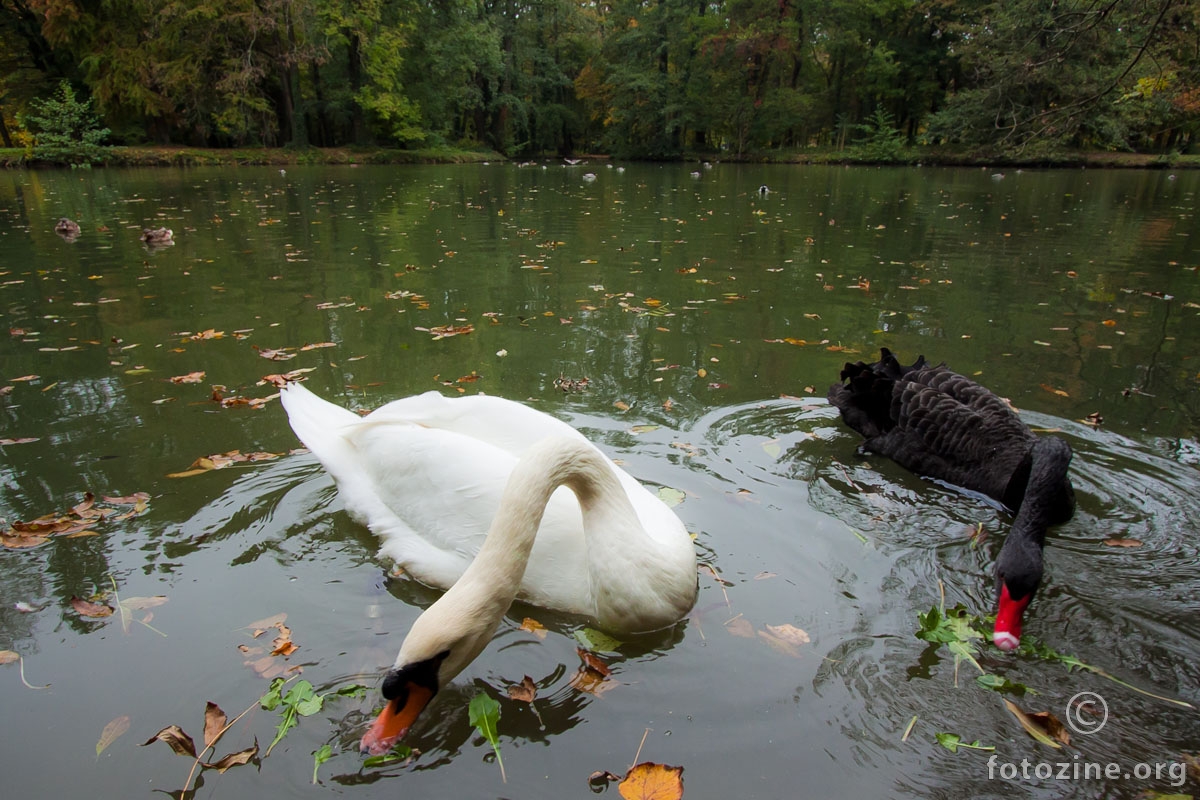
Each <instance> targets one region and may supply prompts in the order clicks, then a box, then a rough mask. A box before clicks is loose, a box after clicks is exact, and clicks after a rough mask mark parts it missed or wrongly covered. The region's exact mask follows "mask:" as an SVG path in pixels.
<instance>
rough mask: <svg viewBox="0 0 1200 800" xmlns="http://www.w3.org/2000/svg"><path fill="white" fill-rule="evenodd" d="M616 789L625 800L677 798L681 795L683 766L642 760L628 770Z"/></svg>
mask: <svg viewBox="0 0 1200 800" xmlns="http://www.w3.org/2000/svg"><path fill="white" fill-rule="evenodd" d="M617 791H619V792H620V793H621V797H623V798H625V800H679V798H682V797H683V767H668V766H666V765H665V764H653V763H650V762H643V763H641V764H638V765H637V766H635V767H634V768H633V769H631V770H629V774H628V775H626V776H625V778H624V780H622V781H621V782H620V783H619V784H617Z"/></svg>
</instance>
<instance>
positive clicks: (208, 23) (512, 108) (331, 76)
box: [0, 0, 1200, 161]
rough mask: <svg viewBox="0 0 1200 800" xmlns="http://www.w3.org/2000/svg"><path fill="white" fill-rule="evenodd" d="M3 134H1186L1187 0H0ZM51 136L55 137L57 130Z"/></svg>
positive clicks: (755, 144) (109, 139) (527, 145)
mask: <svg viewBox="0 0 1200 800" xmlns="http://www.w3.org/2000/svg"><path fill="white" fill-rule="evenodd" d="M0 60H2V64H0V138H2V140H3V141H2V142H0V144H2V145H3V146H4V147H6V148H20V147H26V148H30V152H32V153H33V155H34V157H35V158H36V157H37V155H38V154H37V151H36V149H35V148H36V147H38V146H40V147H41V148H42V153H41V155H42V157H43V158H46V159H48V160H54V158H55V156H56V154H57V156H58V157H59V158H60V159H61V160H68V161H69V160H72V159H75V158H78V159H79V160H81V161H89V160H95V161H99V160H101V153H102V148H103V147H106V146H108V145H183V146H191V147H207V148H234V147H250V146H259V147H262V146H265V147H289V148H297V149H304V148H312V147H321V148H327V147H353V146H364V147H387V148H401V149H413V148H422V147H455V148H466V149H469V148H481V149H486V150H489V151H493V152H497V153H500V154H502V155H504V156H507V157H512V158H520V157H531V156H539V155H563V156H565V155H570V154H579V153H606V154H610V155H613V156H616V157H622V158H645V159H669V158H679V157H681V156H684V155H686V154H696V153H700V154H716V155H717V156H719V157H723V158H729V159H734V158H747V157H755V156H756V155H757V154H762V153H769V152H774V153H780V152H785V153H786V152H792V151H794V152H803V151H804V150H805V149H808V148H823V149H825V150H834V151H837V150H840V149H842V148H846V147H848V146H854V147H857V148H859V149H860V151H861V152H863V153H864V154H866V155H867V156H869V157H871V158H874V159H878V160H881V161H886V160H895V159H897V158H899V157H900V155H901V154H902V153H904V152H909V151H910V150H911V149H912V148H918V149H919V148H943V149H950V150H953V151H956V152H966V153H980V154H991V155H1006V154H1007V155H1017V154H1021V155H1026V156H1029V155H1037V154H1039V153H1050V152H1055V151H1063V150H1081V151H1111V152H1128V153H1151V154H1164V155H1170V154H1181V153H1189V152H1193V151H1194V148H1195V143H1196V133H1197V128H1198V125H1200V3H1197V2H1194V1H1193V0H995V1H994V2H988V1H987V0H205V1H203V2H201V1H199V0H0ZM55 142H57V144H58V145H59V149H58V150H55Z"/></svg>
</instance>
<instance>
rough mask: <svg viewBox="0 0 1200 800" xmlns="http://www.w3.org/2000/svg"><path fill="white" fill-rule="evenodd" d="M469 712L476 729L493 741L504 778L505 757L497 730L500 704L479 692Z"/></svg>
mask: <svg viewBox="0 0 1200 800" xmlns="http://www.w3.org/2000/svg"><path fill="white" fill-rule="evenodd" d="M467 714H468V719H469V720H470V722H471V724H472V725H474V726H475V730H477V731H479V733H480V735H481V736H483V738H485V739H487V740H488V742H490V743H491V745H492V750H493V751H495V753H496V763H497V764H499V765H500V776H501V777H502V778H504V759H503V758H501V757H500V734H499V732H498V730H497V726H498V725H499V724H500V704H499V703H497V702H496V701H495V700H493V699H492V698H491V697H490V696H488V695H486V694H482V693H481V694H477V695H475V696H474V697H472V698H471V705H470V706H469V707H468V708H467ZM505 781H507V778H505Z"/></svg>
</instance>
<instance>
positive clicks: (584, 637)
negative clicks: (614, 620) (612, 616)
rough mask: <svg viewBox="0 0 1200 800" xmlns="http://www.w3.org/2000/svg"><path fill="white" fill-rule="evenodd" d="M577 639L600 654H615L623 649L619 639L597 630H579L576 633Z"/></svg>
mask: <svg viewBox="0 0 1200 800" xmlns="http://www.w3.org/2000/svg"><path fill="white" fill-rule="evenodd" d="M575 639H576V640H577V641H578V642H579V643H580V644H582V645H583V646H584V647H586V648H587V649H588V650H592V651H594V652H598V653H615V652H617V651H618V650H620V649H621V644H622V642H621V641H620V640H619V639H614V638H613V637H611V636H609V635H608V634H607V633H602V632H601V631H598V630H596V629H595V628H579V629H578V630H576V631H575Z"/></svg>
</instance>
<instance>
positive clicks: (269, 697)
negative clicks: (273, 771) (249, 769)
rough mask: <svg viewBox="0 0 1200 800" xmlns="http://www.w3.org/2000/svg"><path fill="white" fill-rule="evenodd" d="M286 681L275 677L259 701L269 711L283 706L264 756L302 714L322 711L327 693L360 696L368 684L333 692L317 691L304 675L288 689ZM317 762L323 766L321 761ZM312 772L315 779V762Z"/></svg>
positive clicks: (351, 686)
mask: <svg viewBox="0 0 1200 800" xmlns="http://www.w3.org/2000/svg"><path fill="white" fill-rule="evenodd" d="M286 684H287V681H285V680H284V679H283V678H275V679H274V680H273V681H271V686H270V688H269V689H268V690H267V692H266V694H264V695H263V696H262V697H260V698H259V700H258V702H259V705H261V706H262V707H263V708H264V709H266V710H267V711H274V710H275V709H280V712H279V713H280V720H279V724H278V725H277V726H276V727H275V738H274V739H272V740H271V744H270V745H269V746H268V747H267V752H266V754H265V756H269V755H271V751H272V750H273V749H275V745H277V744H279V743H280V742H281V741H282V740H283V737H284V736H287V733H288V731H290V730H291V729H292V728H294V727H296V726H297V725H298V724H300V717H311V716H312V715H313V714H316V713H317V712H318V711H320V710H321V709H322V708H323V707H324V705H325V698H326V697H330V696H334V697H359V696H361V695H362V694H363V693H364V692H365V691H366V687H365V686H360V685H358V684H350V685H348V686H343V687H340V688H338V689H337V690H336V691H333V692H326V693H325V694H317V693H316V691H314V690H313V685H312V684H311V683H309V682H308V681H306V680H303V679H301V680H299V681H296V683H295V685H293V686H291V687H290V688H288V690H287V692H286V693H285V692H284V691H283V687H284V686H285V685H286ZM265 756H264V757H265ZM316 766H320V762H318V763H317V765H316ZM313 776H314V779H315V777H316V767H315V766H314V768H313Z"/></svg>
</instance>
